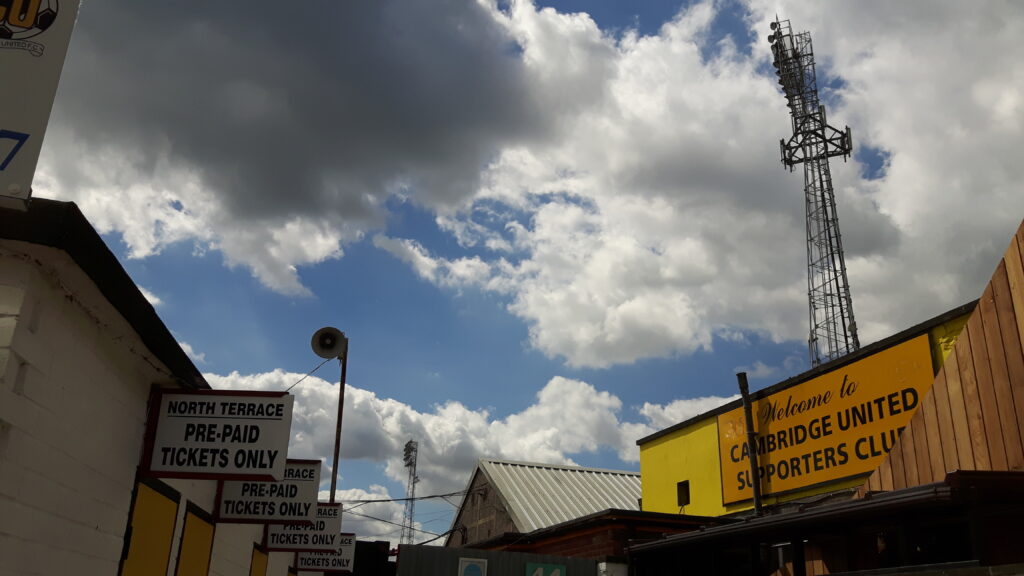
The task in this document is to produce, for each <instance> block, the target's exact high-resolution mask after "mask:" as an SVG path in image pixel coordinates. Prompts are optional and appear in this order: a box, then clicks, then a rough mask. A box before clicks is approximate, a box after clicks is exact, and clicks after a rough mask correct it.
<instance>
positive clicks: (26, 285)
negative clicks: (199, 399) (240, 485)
mask: <svg viewBox="0 0 1024 576" xmlns="http://www.w3.org/2000/svg"><path fill="white" fill-rule="evenodd" d="M170 381H171V374H170V373H169V372H168V370H167V368H166V366H164V365H163V364H162V363H161V362H160V361H159V360H157V359H156V358H155V357H154V356H152V355H151V354H150V353H149V351H148V350H147V349H146V347H145V346H144V345H143V343H142V341H141V340H140V339H139V337H138V335H137V334H136V333H135V331H134V330H133V329H132V328H131V326H130V325H129V324H128V323H127V322H126V321H125V320H124V319H123V318H122V317H121V316H120V314H118V313H117V311H116V309H115V308H114V307H113V306H112V305H111V304H110V303H109V302H107V301H106V299H105V298H103V296H102V295H101V294H100V292H99V290H98V289H97V288H96V286H95V285H94V284H93V283H92V281H91V280H90V279H89V278H88V277H87V276H86V275H85V274H84V273H83V272H82V270H81V269H79V268H78V266H77V264H75V262H74V261H72V260H71V259H70V258H69V257H68V256H67V255H66V254H65V253H64V252H62V251H58V250H55V249H52V248H46V247H41V246H36V245H32V244H28V243H24V242H15V241H8V240H0V576H15V575H17V576H28V575H36V574H47V575H49V574H68V573H74V574H90V575H103V574H110V575H114V574H117V570H118V564H119V561H120V558H121V552H122V548H123V539H124V533H125V527H126V525H127V522H128V512H129V507H130V505H131V497H132V487H133V485H134V481H135V472H136V467H137V465H138V463H139V459H140V455H141V452H142V444H143V434H144V430H145V419H146V404H147V400H148V397H149V391H150V387H151V385H152V384H154V383H167V382H170ZM168 484H170V485H172V486H173V487H174V488H176V489H177V490H179V491H180V492H181V493H182V496H183V498H182V502H181V504H180V508H179V519H178V528H177V534H176V536H175V538H174V542H175V544H174V546H175V549H174V550H172V554H171V558H172V561H171V563H172V566H171V567H170V569H169V572H168V574H173V573H174V566H173V562H174V559H175V558H177V545H178V542H179V540H180V531H181V529H182V522H183V516H184V510H185V506H186V500H191V501H193V502H195V503H196V504H197V505H198V506H199V507H200V508H202V509H204V510H206V511H208V512H212V511H213V505H214V497H215V490H216V487H215V484H214V482H211V481H168ZM261 538H262V530H261V528H260V527H258V526H253V525H219V526H217V529H216V537H215V542H214V552H213V558H212V560H211V570H210V574H216V575H218V576H220V575H223V576H233V575H247V574H248V570H249V559H250V556H251V554H252V546H253V542H256V541H259V540H260V539H261ZM286 556H287V555H285V554H280V553H274V554H272V555H271V563H270V564H271V568H272V569H273V570H272V571H268V574H273V575H275V576H277V575H280V576H284V575H285V574H286V573H287V572H286V571H287V559H286ZM282 557H284V558H285V559H284V561H282Z"/></svg>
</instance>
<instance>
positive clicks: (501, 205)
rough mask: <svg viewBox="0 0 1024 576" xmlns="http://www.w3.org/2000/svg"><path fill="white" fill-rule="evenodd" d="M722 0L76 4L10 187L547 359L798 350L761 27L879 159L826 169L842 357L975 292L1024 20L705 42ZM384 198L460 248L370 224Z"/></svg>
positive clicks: (1023, 175) (925, 12)
mask: <svg viewBox="0 0 1024 576" xmlns="http://www.w3.org/2000/svg"><path fill="white" fill-rule="evenodd" d="M725 4H726V3H724V2H712V1H710V0H708V1H704V2H695V3H692V4H690V5H689V6H687V7H685V8H684V9H682V11H680V13H679V14H678V15H677V16H676V17H675V18H674V19H673V20H672V21H670V22H667V23H665V24H664V25H663V26H662V27H661V29H660V30H659V31H658V33H657V34H654V35H646V36H645V35H641V34H639V33H637V32H635V31H629V30H627V31H625V32H623V33H621V34H619V35H612V34H609V33H606V32H605V31H602V30H601V29H599V28H598V26H597V24H596V23H595V22H594V21H593V20H592V19H590V18H589V17H588V16H586V15H585V14H562V13H559V12H557V11H556V10H554V9H551V8H544V9H539V8H538V7H536V6H535V5H533V3H531V2H529V1H528V0H516V1H513V2H510V3H508V4H507V5H506V4H505V3H500V4H499V3H494V2H486V1H480V2H460V1H456V0H446V1H442V2H435V3H431V4H430V5H429V6H427V5H422V6H421V5H419V4H417V3H409V2H400V1H399V0H387V1H381V2H369V3H334V4H331V5H329V6H322V5H305V4H301V5H298V6H295V7H293V9H292V10H289V11H288V18H289V21H290V22H302V24H303V34H302V35H301V38H295V37H293V36H291V35H289V36H288V37H287V38H285V36H284V35H285V33H284V30H287V29H288V27H287V26H286V25H284V24H285V23H284V22H276V21H275V20H274V19H273V18H267V17H266V16H265V15H266V14H268V13H273V14H280V13H281V12H280V11H273V10H267V9H266V7H267V5H266V4H265V3H262V4H261V3H260V2H256V3H255V4H253V3H250V4H248V5H247V9H246V10H238V9H237V8H236V7H233V6H228V5H223V6H222V5H210V4H202V5H199V4H198V3H194V2H193V3H185V4H181V3H175V4H165V3H137V2H129V1H127V0H119V1H112V2H103V3H92V4H88V5H86V6H84V7H83V9H82V11H81V15H80V17H79V25H78V28H77V29H76V32H75V38H74V40H73V44H72V49H71V51H70V52H69V54H70V55H69V58H68V62H67V65H66V66H65V71H64V76H63V79H62V83H61V93H60V95H59V97H58V100H57V103H56V105H55V110H54V114H53V120H52V122H51V128H50V130H49V132H48V134H47V138H46V145H45V148H44V153H43V156H42V158H41V161H40V168H39V175H38V177H37V181H36V184H35V189H36V193H37V194H38V195H40V196H56V197H60V198H65V199H73V200H76V201H77V202H79V203H80V204H81V206H82V208H83V210H84V211H85V212H86V214H87V215H88V216H89V217H90V219H91V220H92V221H93V222H94V223H95V224H96V225H97V227H98V228H100V230H101V231H104V232H108V231H117V232H120V233H121V234H122V236H123V238H124V240H125V242H126V243H127V245H128V248H129V255H130V256H131V257H137V258H144V257H147V256H149V255H152V254H156V253H159V252H160V251H161V250H162V249H164V248H165V247H166V246H167V245H169V244H171V243H175V242H191V243H193V244H194V245H195V246H196V249H197V250H200V251H206V250H217V251H220V252H221V253H222V254H223V258H224V261H225V263H226V264H227V265H229V266H241V267H244V268H246V269H248V270H250V271H251V272H252V274H253V275H254V276H255V277H256V278H257V279H258V280H259V281H260V282H262V283H263V284H264V285H266V286H267V287H269V288H270V289H272V290H276V291H278V292H281V293H284V294H291V295H308V294H309V290H308V289H307V288H306V287H305V286H304V285H303V284H302V281H301V275H300V271H301V269H302V267H303V266H310V265H314V264H318V263H323V262H326V261H329V260H331V259H337V258H341V257H343V256H344V248H345V247H346V246H347V245H349V244H351V243H353V242H360V241H365V239H367V238H373V243H374V244H375V245H376V246H377V247H378V248H380V249H381V250H383V251H385V252H387V253H390V254H392V255H394V256H395V257H397V258H399V259H401V260H402V261H404V262H406V263H408V265H409V266H410V267H411V268H412V270H413V272H414V273H415V274H417V275H418V276H419V277H421V278H423V279H424V280H425V281H429V282H432V283H435V284H437V285H438V286H440V287H442V288H443V289H447V290H453V291H461V290H466V289H470V288H474V287H475V288H479V289H483V290H489V291H494V292H496V293H498V294H500V295H502V297H503V298H506V301H507V303H508V309H509V311H510V313H512V314H514V315H516V316H517V317H519V318H521V319H522V321H523V322H525V323H526V324H527V325H528V326H529V334H530V336H529V338H530V343H531V344H532V345H533V346H534V347H536V348H537V349H539V350H541V351H543V352H544V353H545V354H547V355H549V356H551V357H558V358H563V359H564V360H565V361H566V362H567V363H568V364H570V365H573V366H592V367H603V366H609V365H613V364H623V363H630V362H634V361H637V360H640V359H644V358H652V357H672V356H677V355H687V354H691V353H694V352H695V351H700V350H708V349H709V348H711V347H712V346H713V344H714V341H715V338H716V337H721V338H727V339H732V340H735V339H736V338H737V334H739V335H742V334H743V333H751V332H756V333H758V334H760V335H762V336H766V337H769V338H771V339H773V340H776V341H783V340H794V339H799V340H802V339H803V338H805V335H806V332H807V327H806V325H805V318H806V313H805V311H806V269H805V266H804V263H805V254H804V246H805V244H804V234H805V232H804V215H803V198H802V194H803V192H802V187H803V182H802V178H801V175H800V173H799V171H797V172H796V173H788V172H784V171H783V170H782V169H781V168H780V166H779V163H778V148H777V145H776V142H777V140H778V139H779V138H784V137H786V136H787V135H788V133H789V130H790V127H789V118H788V111H787V110H786V108H785V101H784V100H783V98H782V96H781V94H780V93H779V91H778V87H777V85H776V80H775V78H774V75H773V70H772V68H771V67H770V65H769V64H768V62H769V58H768V46H767V42H765V40H764V37H765V34H766V33H767V30H768V28H767V23H768V21H769V19H770V18H774V16H775V14H780V15H782V16H783V17H785V18H791V19H792V21H793V25H794V27H795V29H796V30H797V31H802V30H811V31H812V33H813V35H814V41H815V53H816V55H817V58H818V63H819V66H818V73H819V78H820V79H821V85H822V91H823V96H824V97H825V101H826V103H827V104H828V106H829V118H830V119H831V121H832V122H833V123H834V124H838V125H843V124H850V125H851V126H853V133H854V137H855V147H856V148H857V150H868V149H869V150H871V151H874V153H875V154H876V155H877V156H878V157H879V158H883V159H884V160H883V162H882V166H881V168H880V170H878V171H874V170H869V169H868V166H866V165H865V164H864V163H863V161H862V160H863V158H865V157H867V156H858V157H857V158H855V159H854V161H852V162H849V163H847V164H843V163H841V162H838V161H837V162H833V179H834V184H835V188H836V195H837V198H838V202H839V217H840V222H841V225H842V231H843V241H844V245H845V248H846V262H847V265H848V267H849V277H850V283H851V286H852V290H853V300H854V307H855V312H856V315H857V321H858V325H859V327H860V329H861V341H862V342H864V343H867V342H870V341H873V340H876V339H878V338H881V337H883V336H885V335H887V334H889V333H892V332H894V331H896V330H898V329H901V328H903V327H906V326H908V325H911V324H913V323H914V322H917V321H920V320H923V319H925V318H927V317H929V316H931V315H934V314H938V313H941V312H943V311H945V310H947V309H949V308H950V307H952V306H955V305H957V304H960V303H963V302H964V301H967V300H970V299H972V298H975V297H977V295H978V291H979V290H980V289H981V287H983V285H984V283H985V281H986V280H987V278H988V277H989V275H990V273H991V269H992V267H993V264H994V263H995V261H996V260H997V258H998V257H999V255H1000V253H1001V252H1002V250H1003V249H1004V247H1005V243H1006V241H1007V239H1008V238H1009V235H1010V234H1011V233H1012V231H1013V229H1014V228H1015V226H1016V225H1017V224H1018V223H1019V221H1020V217H1021V215H1022V214H1024V195H1022V194H1020V189H1019V188H1020V182H1021V181H1024V164H1021V163H1020V162H1019V161H1018V159H1017V156H1018V155H1019V154H1018V152H1017V149H1018V148H1019V146H1017V145H1016V144H1017V143H1018V142H1019V141H1020V139H1021V130H1022V125H1024V88H1022V87H1024V61H1022V60H1021V59H1020V58H1017V57H1016V54H1017V52H1018V50H1017V45H1018V43H1019V38H1020V36H1021V34H1022V33H1024V11H1022V10H1021V8H1020V6H1019V5H1018V4H1016V3H1014V2H1011V1H1006V0H987V1H985V2H981V3H970V4H965V3H962V2H955V1H951V0H950V1H943V2H931V1H929V2H924V1H912V2H900V3H891V2H882V1H872V2H867V3H865V2H859V3H842V2H821V3H815V4H812V5H808V4H806V3H798V2H793V1H791V0H779V1H776V0H771V1H769V0H747V1H746V2H744V4H743V6H744V8H745V9H746V10H745V20H744V22H743V25H744V26H747V27H748V29H747V30H740V31H738V32H740V33H739V35H738V36H736V37H732V36H724V37H723V36H715V35H714V32H715V28H714V26H713V24H714V23H715V21H716V18H717V17H718V16H719V12H720V11H721V10H722V9H723V7H724V6H725ZM741 12H743V10H741ZM751 30H752V31H753V32H755V34H754V36H753V38H754V40H753V42H754V43H753V44H752V45H750V46H748V45H746V42H748V36H747V33H748V32H749V31H751ZM167 46H175V49H174V50H168V49H167V48H166V47H167ZM152 70H160V71H161V73H160V74H159V75H154V74H152ZM952 71H955V72H952ZM393 198H402V199H405V200H407V201H409V202H412V203H414V204H415V205H416V206H418V207H422V208H424V209H425V210H427V211H429V212H432V213H433V214H435V216H436V222H437V225H438V228H439V229H440V230H441V231H443V232H445V233H448V234H450V235H451V236H452V237H454V238H455V239H456V240H457V245H458V246H459V247H461V248H462V249H464V250H465V251H466V252H465V254H451V253H448V254H446V255H445V256H444V257H442V256H439V255H438V254H436V253H433V252H432V251H431V247H430V246H426V245H424V244H423V242H424V240H423V239H419V238H400V237H396V235H395V234H392V233H389V232H388V230H387V229H386V222H387V220H386V216H387V201H388V200H389V199H393ZM741 339H742V338H741Z"/></svg>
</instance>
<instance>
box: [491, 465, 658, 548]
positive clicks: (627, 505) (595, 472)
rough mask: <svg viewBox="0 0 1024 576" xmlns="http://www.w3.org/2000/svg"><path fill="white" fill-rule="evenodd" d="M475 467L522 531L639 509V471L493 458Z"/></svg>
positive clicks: (531, 530)
mask: <svg viewBox="0 0 1024 576" xmlns="http://www.w3.org/2000/svg"><path fill="white" fill-rule="evenodd" d="M478 467H479V469H480V470H481V471H482V472H483V473H484V474H485V475H486V477H487V479H488V480H489V481H490V484H491V485H492V486H494V488H495V490H497V492H498V494H499V496H500V497H501V500H502V501H503V502H504V503H505V507H506V509H507V510H508V513H509V515H510V516H511V517H512V521H513V522H514V523H515V525H516V529H517V530H518V531H519V532H520V533H523V534H525V533H528V532H533V531H534V530H539V529H541V528H547V527H549V526H554V525H556V524H561V523H562V522H568V521H570V520H574V519H576V518H581V517H583V516H587V515H589V514H593V513H595V512H601V511H604V510H609V509H616V510H639V509H640V508H639V503H638V500H639V498H640V474H639V473H638V472H624V471H620V470H600V469H597V468H580V467H576V466H556V465H553V464H537V463H530V462H510V461H507V460H492V459H483V460H480V462H479V464H478Z"/></svg>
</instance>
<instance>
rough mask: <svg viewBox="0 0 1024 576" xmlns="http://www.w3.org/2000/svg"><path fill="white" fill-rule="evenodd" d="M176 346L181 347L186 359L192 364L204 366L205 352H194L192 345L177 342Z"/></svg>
mask: <svg viewBox="0 0 1024 576" xmlns="http://www.w3.org/2000/svg"><path fill="white" fill-rule="evenodd" d="M178 346H181V349H182V350H184V351H185V354H187V355H188V357H189V358H191V359H192V361H193V362H198V363H200V364H206V353H205V352H196V351H195V350H193V349H192V345H191V344H189V343H188V342H178Z"/></svg>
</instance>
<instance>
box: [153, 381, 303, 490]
mask: <svg viewBox="0 0 1024 576" xmlns="http://www.w3.org/2000/svg"><path fill="white" fill-rule="evenodd" d="M294 400H295V398H294V397H293V396H290V395H288V394H287V393H285V392H226V391H220V390H218V391H215V392H186V393H157V394H156V395H155V397H154V398H153V400H151V402H150V418H149V428H148V429H147V440H148V441H147V444H146V445H147V454H146V455H145V457H144V462H143V467H144V472H146V473H147V474H149V475H151V476H156V477H165V478H202V479H219V480H283V479H284V471H285V460H286V459H287V455H288V438H289V436H290V434H291V426H292V404H293V402H294Z"/></svg>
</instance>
